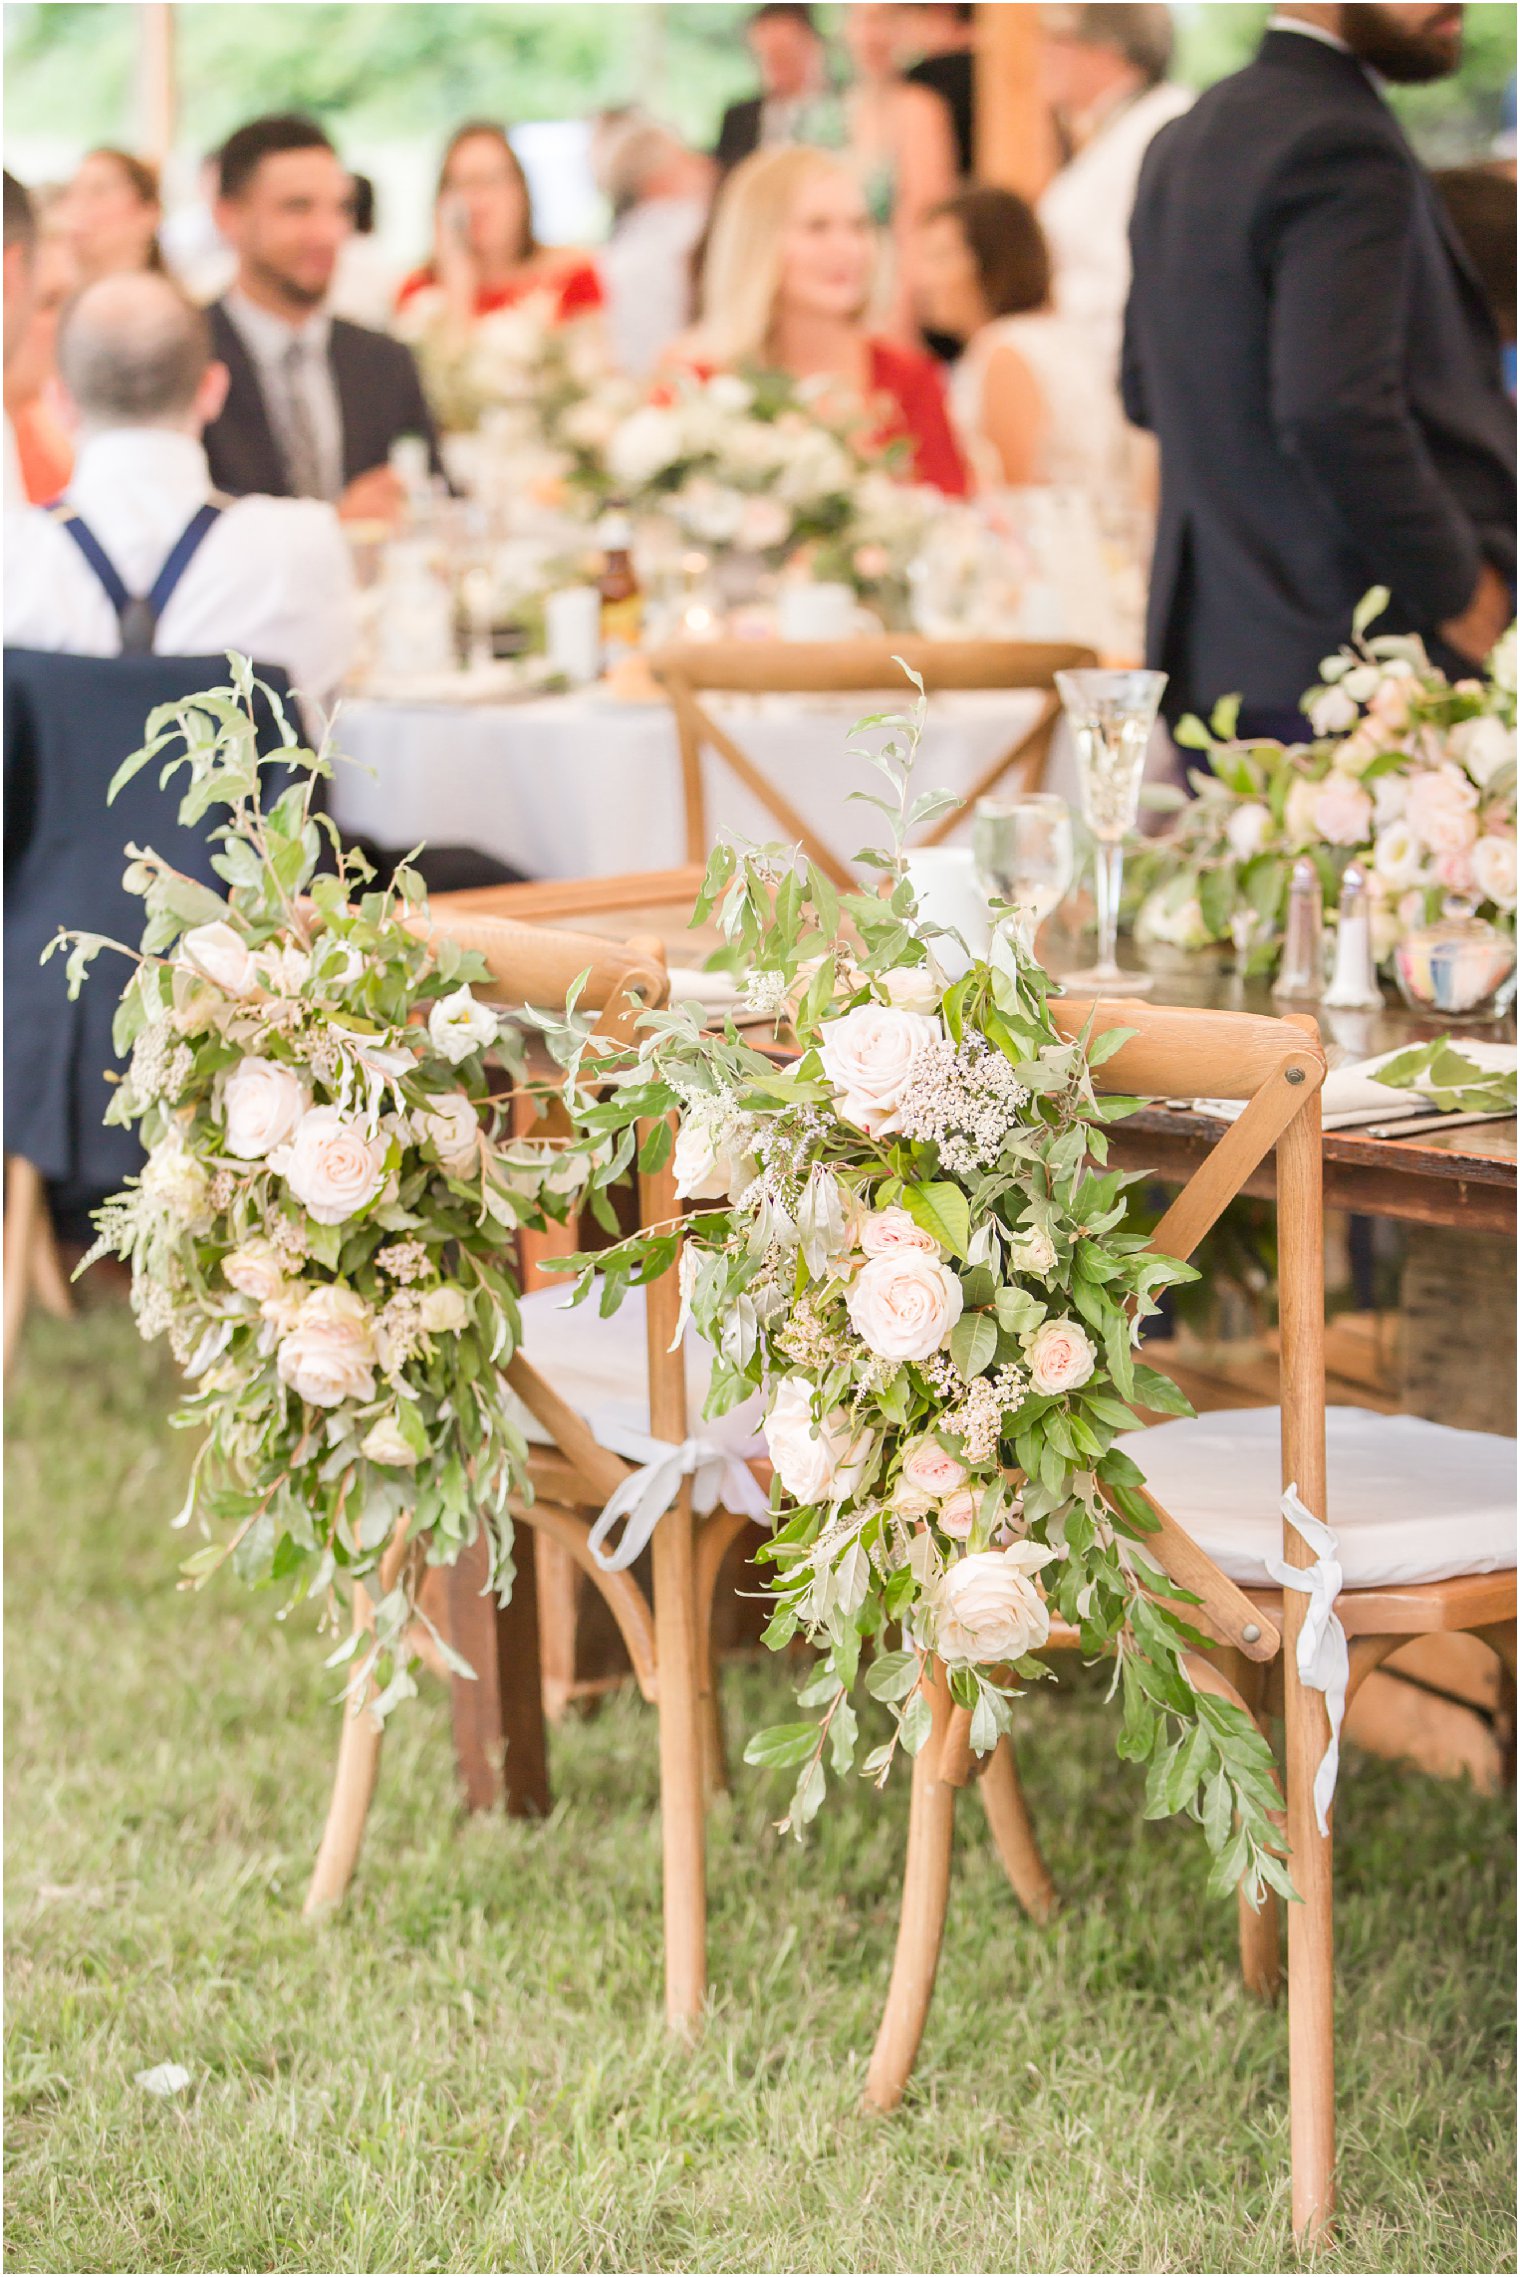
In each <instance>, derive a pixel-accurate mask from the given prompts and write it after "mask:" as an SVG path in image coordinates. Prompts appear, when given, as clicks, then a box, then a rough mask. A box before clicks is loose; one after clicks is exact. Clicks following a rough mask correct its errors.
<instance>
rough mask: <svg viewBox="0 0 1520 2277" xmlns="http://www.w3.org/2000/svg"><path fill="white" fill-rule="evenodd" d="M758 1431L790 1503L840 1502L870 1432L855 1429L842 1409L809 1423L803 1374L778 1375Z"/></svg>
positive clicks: (856, 1476) (855, 1478)
mask: <svg viewBox="0 0 1520 2277" xmlns="http://www.w3.org/2000/svg"><path fill="white" fill-rule="evenodd" d="M764 1430H765V1444H766V1446H767V1447H768V1448H769V1450H770V1458H771V1461H772V1462H773V1463H774V1464H775V1466H776V1476H777V1477H778V1478H779V1479H780V1481H781V1483H782V1485H783V1486H784V1487H785V1488H786V1491H787V1493H788V1494H789V1495H790V1496H791V1498H792V1500H793V1501H794V1502H800V1503H803V1504H812V1503H818V1502H843V1501H844V1500H846V1498H847V1497H848V1496H850V1495H851V1494H853V1493H854V1492H855V1490H856V1487H857V1486H858V1484H859V1481H860V1477H861V1473H862V1471H863V1469H864V1466H865V1463H866V1461H867V1459H868V1458H869V1455H870V1451H871V1440H870V1434H869V1432H865V1431H857V1430H856V1429H855V1428H854V1425H853V1422H852V1419H851V1417H850V1415H849V1414H848V1412H847V1411H846V1410H845V1409H844V1408H842V1407H836V1408H835V1409H834V1410H833V1411H832V1413H831V1414H829V1415H828V1416H827V1417H825V1419H824V1421H823V1423H822V1424H821V1425H818V1424H815V1423H814V1421H813V1393H812V1387H811V1386H810V1384H809V1383H808V1380H807V1378H806V1376H784V1377H783V1378H782V1380H781V1382H780V1383H779V1384H778V1385H777V1387H776V1396H775V1398H774V1399H773V1400H772V1402H771V1408H770V1413H769V1414H768V1415H767V1416H766V1419H765V1424H764Z"/></svg>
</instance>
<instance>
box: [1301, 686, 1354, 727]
mask: <svg viewBox="0 0 1520 2277" xmlns="http://www.w3.org/2000/svg"><path fill="white" fill-rule="evenodd" d="M1309 725H1310V726H1311V727H1312V728H1313V730H1314V732H1315V734H1316V735H1344V734H1345V732H1346V730H1347V728H1348V727H1354V726H1355V725H1356V705H1355V703H1354V702H1353V701H1352V699H1351V697H1350V696H1348V695H1347V693H1346V690H1345V688H1344V686H1342V687H1339V688H1327V689H1326V690H1325V692H1324V694H1323V695H1322V696H1320V697H1317V698H1316V700H1315V702H1314V703H1312V704H1311V705H1310V707H1309Z"/></svg>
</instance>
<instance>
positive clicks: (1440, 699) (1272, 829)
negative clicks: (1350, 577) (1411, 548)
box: [1136, 587, 1516, 972]
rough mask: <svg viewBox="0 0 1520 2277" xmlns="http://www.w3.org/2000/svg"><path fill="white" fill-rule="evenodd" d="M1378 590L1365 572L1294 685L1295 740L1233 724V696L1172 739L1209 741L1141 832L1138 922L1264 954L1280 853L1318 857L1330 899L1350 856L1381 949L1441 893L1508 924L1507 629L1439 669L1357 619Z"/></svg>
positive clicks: (1511, 786)
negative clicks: (1340, 631) (1461, 661)
mask: <svg viewBox="0 0 1520 2277" xmlns="http://www.w3.org/2000/svg"><path fill="white" fill-rule="evenodd" d="M1387 605H1388V594H1387V592H1386V590H1385V589H1384V588H1382V587H1376V588H1374V590H1373V591H1372V592H1370V593H1369V594H1367V596H1366V597H1365V599H1364V600H1363V601H1362V602H1361V604H1360V606H1359V607H1358V609H1357V611H1356V616H1355V619H1354V625H1353V637H1352V640H1351V642H1350V644H1349V645H1348V646H1347V647H1346V648H1344V649H1342V650H1341V651H1340V653H1339V654H1338V655H1336V656H1332V657H1329V658H1327V659H1326V661H1325V662H1324V663H1323V664H1322V665H1321V667H1320V672H1321V680H1320V684H1319V685H1318V686H1317V687H1314V688H1311V689H1310V690H1309V692H1308V693H1307V695H1306V696H1305V697H1304V710H1305V712H1306V714H1307V720H1308V726H1309V729H1310V731H1311V733H1310V735H1309V737H1308V739H1307V740H1306V741H1305V742H1303V743H1296V744H1283V743H1280V742H1275V741H1269V740H1260V739H1252V740H1246V741H1242V740H1240V739H1238V738H1237V737H1236V735H1235V732H1234V731H1235V722H1236V717H1237V715H1238V712H1239V703H1238V700H1237V699H1235V698H1228V699H1226V700H1225V702H1223V703H1222V704H1220V705H1218V706H1216V708H1215V711H1214V714H1213V718H1212V721H1211V723H1210V725H1209V726H1207V727H1205V726H1204V725H1203V723H1202V722H1201V721H1199V720H1197V719H1192V718H1188V719H1185V720H1183V721H1182V722H1181V724H1180V725H1179V727H1178V729H1177V731H1176V733H1177V741H1178V742H1179V743H1181V744H1184V745H1185V746H1187V747H1189V748H1191V749H1195V750H1200V751H1202V752H1204V753H1205V754H1206V757H1207V766H1206V768H1205V767H1198V768H1194V769H1192V770H1190V772H1189V777H1188V780H1189V782H1190V784H1191V786H1192V789H1193V792H1194V794H1195V795H1194V797H1193V798H1192V799H1191V800H1189V801H1188V802H1187V803H1186V804H1185V805H1183V806H1182V807H1181V808H1180V809H1179V811H1178V813H1177V814H1176V816H1175V818H1174V819H1173V821H1172V822H1171V823H1170V825H1169V826H1168V827H1167V829H1166V830H1165V831H1164V833H1163V834H1162V835H1161V836H1160V837H1158V838H1156V839H1153V840H1150V841H1149V842H1148V843H1147V844H1146V846H1145V847H1144V848H1143V849H1142V851H1141V854H1140V857H1139V860H1138V863H1137V865H1136V878H1137V883H1138V884H1139V886H1140V888H1141V892H1142V899H1141V902H1140V907H1139V912H1138V915H1137V918H1136V931H1137V934H1138V935H1139V936H1140V937H1142V938H1146V937H1149V938H1152V939H1157V940H1162V941H1167V942H1171V943H1172V944H1174V945H1175V946H1177V947H1180V948H1184V949H1196V948H1202V947H1204V946H1206V945H1207V944H1208V943H1209V942H1213V941H1230V940H1233V941H1234V942H1235V943H1236V946H1237V948H1239V949H1241V950H1242V951H1243V952H1244V956H1245V962H1246V966H1247V969H1248V970H1251V971H1257V972H1262V971H1270V970H1272V969H1273V968H1274V967H1275V965H1276V963H1277V958H1278V954H1279V951H1280V949H1281V945H1282V937H1283V926H1284V922H1285V918H1286V912H1287V901H1288V886H1289V881H1290V878H1291V875H1292V869H1293V863H1294V861H1295V860H1296V859H1297V858H1298V857H1300V856H1302V855H1307V856H1309V858H1310V859H1311V860H1312V861H1313V862H1314V864H1315V867H1316V869H1317V870H1318V871H1319V875H1320V883H1321V888H1322V892H1323V896H1324V905H1325V908H1326V910H1327V912H1333V910H1334V909H1335V907H1336V904H1337V902H1338V899H1339V895H1340V883H1341V878H1342V876H1343V875H1344V873H1345V871H1346V869H1347V867H1348V866H1349V865H1350V864H1351V863H1352V862H1355V863H1357V864H1358V865H1359V866H1360V867H1361V869H1362V870H1363V872H1364V873H1365V875H1366V878H1367V883H1368V887H1369V891H1370V895H1371V903H1370V907H1371V914H1372V929H1373V945H1374V950H1375V953H1376V955H1377V956H1378V958H1379V959H1380V960H1381V959H1383V958H1386V957H1388V956H1390V955H1391V954H1392V951H1393V949H1394V948H1395V946H1396V945H1397V943H1398V942H1399V941H1400V940H1402V939H1403V937H1404V936H1405V935H1406V934H1408V933H1410V932H1413V931H1416V930H1418V929H1419V928H1420V927H1422V926H1424V925H1427V924H1429V923H1430V922H1431V921H1432V920H1433V919H1435V918H1437V917H1438V916H1440V915H1441V913H1442V911H1443V909H1444V908H1445V906H1446V905H1447V903H1448V902H1450V901H1455V902H1456V903H1457V905H1458V906H1459V907H1460V908H1461V909H1462V910H1463V911H1465V912H1470V913H1472V914H1475V915H1478V916H1481V917H1485V918H1488V919H1489V920H1490V921H1491V922H1493V923H1494V924H1495V925H1497V926H1499V927H1500V928H1501V929H1503V930H1505V931H1509V932H1512V931H1513V929H1514V917H1515V901H1516V841H1515V829H1516V821H1515V635H1514V630H1513V628H1511V630H1510V631H1509V632H1508V633H1506V634H1505V636H1504V638H1503V639H1502V640H1501V641H1500V643H1499V645H1498V646H1497V647H1496V648H1495V649H1494V651H1493V653H1492V654H1491V656H1490V657H1489V658H1488V660H1487V662H1486V664H1485V666H1484V669H1483V672H1482V674H1481V676H1474V677H1471V678H1468V679H1463V680H1458V681H1455V682H1453V681H1450V680H1448V679H1447V677H1446V675H1445V674H1444V673H1443V672H1442V671H1440V670H1439V669H1438V667H1437V666H1435V665H1434V664H1432V663H1431V661H1430V659H1429V657H1428V656H1427V654H1426V652H1425V648H1424V645H1423V643H1422V642H1421V641H1420V640H1418V639H1417V638H1416V637H1414V636H1413V635H1405V634H1393V633H1387V634H1380V635H1377V636H1373V637H1369V636H1368V632H1367V628H1368V626H1369V625H1370V624H1372V623H1373V622H1374V620H1375V619H1376V618H1377V617H1378V616H1379V615H1381V613H1382V611H1383V610H1384V609H1385V608H1386V607H1387Z"/></svg>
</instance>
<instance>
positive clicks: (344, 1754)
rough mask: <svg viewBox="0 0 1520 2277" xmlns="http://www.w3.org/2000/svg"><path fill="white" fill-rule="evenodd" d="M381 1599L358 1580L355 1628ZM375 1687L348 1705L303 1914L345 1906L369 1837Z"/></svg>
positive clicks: (392, 1553) (391, 1572) (391, 1553)
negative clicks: (358, 1702)
mask: <svg viewBox="0 0 1520 2277" xmlns="http://www.w3.org/2000/svg"><path fill="white" fill-rule="evenodd" d="M405 1530H406V1520H405V1519H404V1518H403V1519H402V1520H401V1522H400V1525H399V1526H398V1528H397V1531H396V1535H395V1537H394V1538H393V1540H392V1541H391V1543H390V1545H389V1547H388V1548H387V1550H386V1552H385V1555H384V1557H383V1558H382V1559H381V1561H380V1572H379V1575H378V1578H377V1592H378V1596H380V1597H383V1596H384V1595H385V1593H386V1592H387V1590H389V1589H391V1588H393V1587H394V1586H395V1581H396V1576H397V1574H398V1573H399V1572H400V1571H401V1561H402V1559H403V1558H404V1557H405V1555H406V1544H405V1541H404V1539H403V1537H404V1534H405ZM375 1603H376V1599H375V1598H372V1597H371V1596H370V1593H369V1591H368V1590H367V1589H366V1588H365V1587H364V1586H363V1584H362V1583H361V1582H355V1584H354V1627H355V1628H356V1629H368V1628H369V1627H370V1626H371V1625H372V1624H373V1621H374V1618H375ZM374 1691H375V1687H374V1685H373V1683H371V1684H370V1686H369V1687H368V1690H367V1692H366V1696H365V1699H364V1702H363V1704H362V1705H361V1706H360V1707H359V1709H358V1710H357V1712H355V1711H354V1710H353V1709H352V1708H350V1707H347V1706H345V1708H344V1712H343V1728H342V1731H341V1733H340V1734H339V1738H338V1768H337V1771H336V1773H335V1775H334V1778H333V1791H332V1800H331V1802H330V1803H329V1804H328V1806H327V1823H326V1825H325V1826H324V1827H323V1829H322V1840H321V1843H320V1845H319V1847H318V1850H317V1862H316V1865H315V1866H314V1867H313V1869H312V1876H311V1885H310V1887H309V1888H308V1890H307V1892H306V1903H305V1905H304V1906H303V1907H302V1909H301V1910H302V1912H303V1913H307V1914H314V1913H325V1912H326V1911H327V1910H328V1909H329V1908H330V1907H332V1906H335V1905H339V1904H341V1902H342V1900H343V1898H344V1897H345V1896H346V1894H347V1891H348V1885H349V1883H350V1882H351V1881H352V1880H353V1878H354V1868H355V1866H356V1865H357V1864H358V1862H359V1851H360V1848H361V1846H362V1844H363V1841H364V1829H365V1826H366V1825H367V1824H368V1821H369V1806H370V1803H371V1802H372V1801H373V1799H374V1793H375V1781H376V1779H377V1778H378V1777H379V1775H380V1741H381V1736H382V1735H381V1728H380V1726H379V1725H378V1724H377V1723H376V1721H375V1719H374V1717H373V1716H372V1715H371V1714H370V1712H369V1703H370V1700H371V1698H373V1696H374Z"/></svg>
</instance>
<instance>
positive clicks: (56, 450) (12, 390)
mask: <svg viewBox="0 0 1520 2277" xmlns="http://www.w3.org/2000/svg"><path fill="white" fill-rule="evenodd" d="M38 203H39V204H40V203H41V201H38ZM57 217H58V200H57V199H56V198H54V200H53V201H52V204H51V205H50V206H49V205H42V210H41V217H40V226H39V229H38V235H37V251H36V257H35V262H34V266H33V272H32V312H31V317H30V319H29V321H28V323H27V327H26V331H25V333H24V335H23V337H22V340H21V343H20V346H19V347H18V348H17V350H16V352H15V354H14V356H13V357H12V358H11V360H10V362H9V363H8V364H7V365H6V367H5V409H6V415H7V417H8V419H9V421H10V424H11V427H12V429H13V430H14V433H15V438H16V452H17V456H18V457H19V459H20V462H21V479H22V483H23V486H24V488H25V491H26V495H27V497H28V498H29V499H32V500H33V501H43V502H45V501H46V500H48V499H51V498H56V497H57V495H58V493H59V491H60V490H62V488H63V486H64V484H65V483H66V482H67V481H68V479H69V470H70V468H71V467H72V466H73V464H74V446H73V443H72V442H71V441H70V438H69V433H68V429H67V427H66V425H65V424H64V420H63V417H62V407H61V405H60V402H59V395H58V372H57V364H56V360H55V349H56V342H57V335H58V317H59V312H60V310H61V309H62V308H63V306H64V304H65V302H67V301H68V300H69V298H70V297H71V295H72V294H73V293H75V292H77V291H78V289H79V282H80V279H79V264H78V262H77V261H76V260H75V258H74V251H73V247H72V245H71V244H70V243H69V241H68V239H67V238H66V237H65V236H64V235H63V233H62V232H61V230H60V229H59V227H58V218H57Z"/></svg>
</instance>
